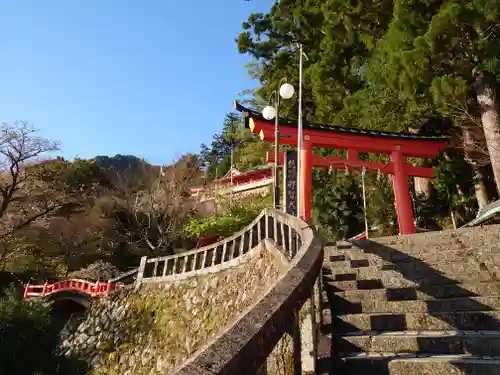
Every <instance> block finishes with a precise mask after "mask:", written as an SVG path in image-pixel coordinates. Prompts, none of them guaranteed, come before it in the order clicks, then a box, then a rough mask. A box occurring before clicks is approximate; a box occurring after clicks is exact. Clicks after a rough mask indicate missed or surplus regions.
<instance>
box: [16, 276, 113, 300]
mask: <svg viewBox="0 0 500 375" xmlns="http://www.w3.org/2000/svg"><path fill="white" fill-rule="evenodd" d="M121 287H122V284H121V283H111V282H103V281H99V280H98V281H95V282H94V281H87V280H80V279H68V280H61V281H57V282H55V283H52V284H48V283H45V284H38V285H36V284H30V283H28V284H26V286H25V288H24V298H25V299H27V298H31V297H45V296H49V295H51V294H54V293H59V292H67V291H71V292H80V293H85V294H87V295H89V296H90V297H104V296H107V295H108V294H109V292H111V291H112V290H115V289H119V288H121Z"/></svg>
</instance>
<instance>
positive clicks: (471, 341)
mask: <svg viewBox="0 0 500 375" xmlns="http://www.w3.org/2000/svg"><path fill="white" fill-rule="evenodd" d="M330 337H331V341H330V343H331V346H333V348H335V350H336V352H337V353H361V352H365V353H370V352H371V353H375V352H381V353H419V352H423V353H432V354H475V355H488V356H500V331H420V332H419V331H395V332H353V333H350V334H347V335H343V336H341V335H333V336H332V335H330ZM340 355H342V354H340Z"/></svg>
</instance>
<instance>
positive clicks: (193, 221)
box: [184, 199, 269, 238]
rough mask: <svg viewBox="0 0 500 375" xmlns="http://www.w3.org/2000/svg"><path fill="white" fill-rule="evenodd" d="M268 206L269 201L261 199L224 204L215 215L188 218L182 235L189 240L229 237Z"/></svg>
mask: <svg viewBox="0 0 500 375" xmlns="http://www.w3.org/2000/svg"><path fill="white" fill-rule="evenodd" d="M268 205H269V201H268V200H263V199H247V200H244V201H235V202H233V204H227V203H226V202H224V204H222V205H221V206H222V207H223V209H222V210H221V211H220V212H218V213H217V214H216V215H213V216H208V217H203V218H194V217H192V218H190V219H189V220H188V223H187V225H186V226H185V227H184V233H185V234H186V236H187V237H189V238H198V237H201V236H205V235H208V234H217V235H218V236H219V238H225V237H229V236H231V235H232V234H233V233H235V232H238V231H239V230H241V229H243V228H245V227H246V226H247V225H248V224H250V223H251V222H252V221H253V220H254V219H255V218H256V217H257V216H258V215H259V214H260V213H261V211H262V210H263V209H264V208H265V207H266V206H268Z"/></svg>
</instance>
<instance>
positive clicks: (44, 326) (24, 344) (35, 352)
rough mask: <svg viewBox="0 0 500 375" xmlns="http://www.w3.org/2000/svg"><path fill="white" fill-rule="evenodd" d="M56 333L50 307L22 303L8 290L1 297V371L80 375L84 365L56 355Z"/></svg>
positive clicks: (21, 374) (8, 373)
mask: <svg viewBox="0 0 500 375" xmlns="http://www.w3.org/2000/svg"><path fill="white" fill-rule="evenodd" d="M58 333H59V332H57V330H56V328H55V327H54V325H53V324H52V322H51V315H50V306H49V305H47V304H44V303H42V302H37V301H35V302H31V301H23V300H21V299H20V295H19V291H18V290H16V289H15V288H14V287H10V288H8V289H7V290H6V292H5V293H4V294H2V295H1V296H0V368H1V373H2V374H6V375H11V374H12V375H14V374H15V375H35V374H37V375H56V374H61V375H62V374H66V373H68V374H69V373H71V374H72V375H78V374H83V373H85V371H86V365H85V364H83V363H80V362H79V361H71V363H70V361H69V360H66V359H65V358H62V357H59V356H58V355H57V354H56V348H57V344H58V343H59V335H58Z"/></svg>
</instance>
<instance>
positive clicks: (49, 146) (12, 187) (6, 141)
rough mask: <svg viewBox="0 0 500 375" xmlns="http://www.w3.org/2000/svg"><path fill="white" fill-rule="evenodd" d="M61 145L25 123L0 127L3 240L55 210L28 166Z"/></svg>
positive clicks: (1, 228) (1, 225)
mask: <svg viewBox="0 0 500 375" xmlns="http://www.w3.org/2000/svg"><path fill="white" fill-rule="evenodd" d="M58 146H59V144H58V143H57V142H55V141H51V140H49V139H45V138H42V137H39V136H37V135H36V129H34V128H33V127H32V126H30V125H29V124H28V123H26V122H16V123H13V124H7V123H3V124H1V125H0V238H1V237H2V236H5V235H8V234H9V233H11V232H12V231H13V230H15V229H16V228H19V227H22V226H25V225H27V224H29V223H31V222H32V221H34V220H36V219H37V218H39V217H41V216H43V215H45V214H46V213H48V212H49V211H51V210H53V209H54V208H56V206H57V204H55V203H56V202H55V201H54V200H53V199H45V198H46V197H45V196H44V195H43V194H41V193H42V186H41V184H40V182H39V181H35V176H34V175H33V174H32V173H30V170H29V165H30V163H33V162H34V161H35V160H36V159H37V158H39V157H40V156H41V155H42V154H44V153H46V152H49V151H55V150H57V149H58Z"/></svg>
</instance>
